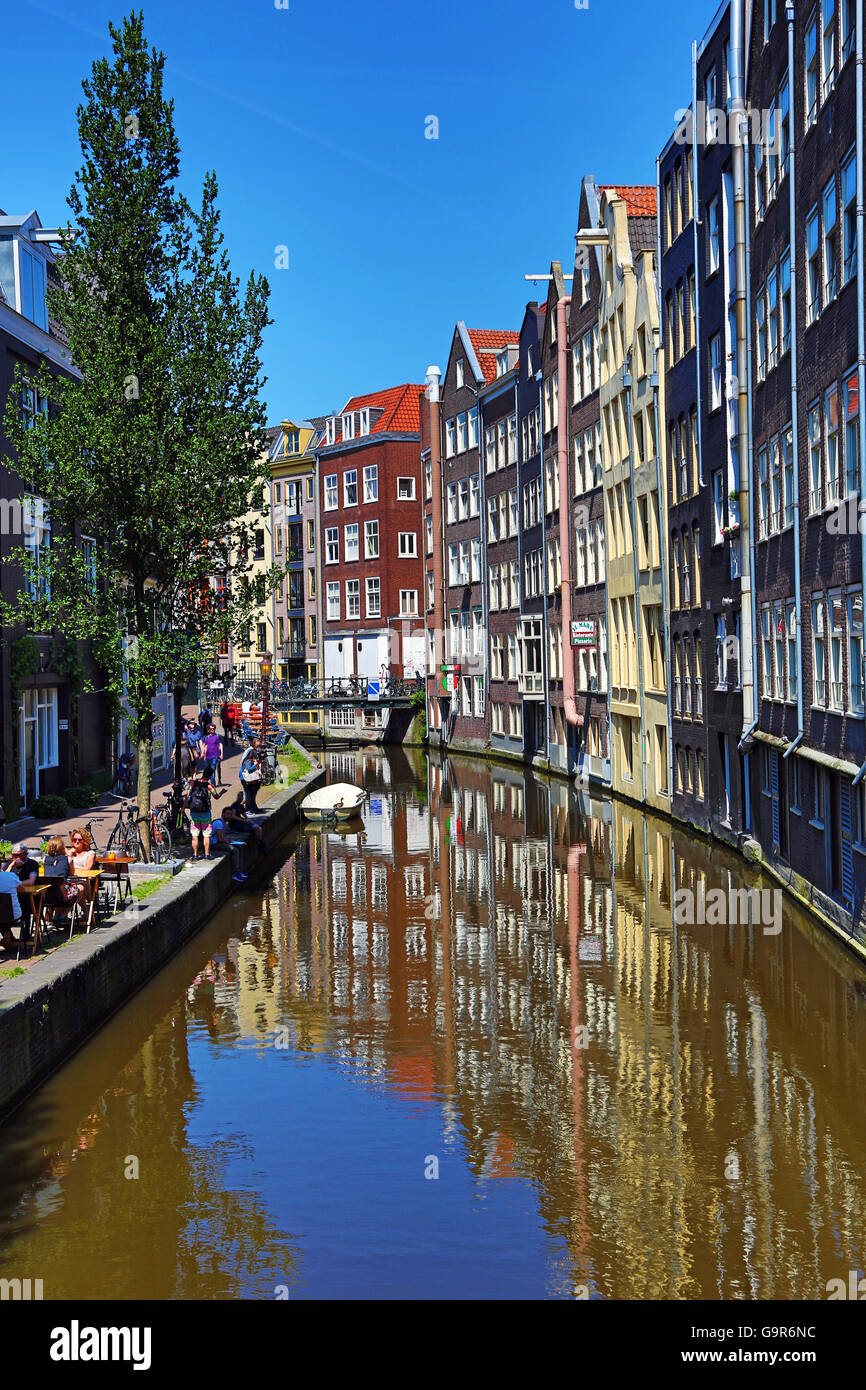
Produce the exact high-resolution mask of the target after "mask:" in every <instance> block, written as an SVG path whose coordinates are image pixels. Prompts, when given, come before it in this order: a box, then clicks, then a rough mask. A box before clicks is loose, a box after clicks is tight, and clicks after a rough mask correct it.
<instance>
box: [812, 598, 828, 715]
mask: <svg viewBox="0 0 866 1390" xmlns="http://www.w3.org/2000/svg"><path fill="white" fill-rule="evenodd" d="M812 652H813V661H812V666H813V671H814V687H813V692H812V698H813V701H814V703H815V704H816V705H826V703H827V671H826V665H825V661H826V652H825V649H824V598H823V595H820V594H819V595H818V596H817V597H815V598H813V599H812Z"/></svg>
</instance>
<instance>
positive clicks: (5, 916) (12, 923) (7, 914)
mask: <svg viewBox="0 0 866 1390" xmlns="http://www.w3.org/2000/svg"><path fill="white" fill-rule="evenodd" d="M13 927H18V929H19V936H18V952H17V955H16V957H15V959H16V960H18V959H19V958H20V956H21V945H22V942H23V939H24V916H23V914H22V915H21V916H20V917H16V916H15V914H14V913H13V911H12V894H11V893H0V928H2V930H3V931H11V930H12V928H13Z"/></svg>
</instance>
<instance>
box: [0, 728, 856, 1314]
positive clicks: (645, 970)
mask: <svg viewBox="0 0 866 1390" xmlns="http://www.w3.org/2000/svg"><path fill="white" fill-rule="evenodd" d="M325 759H326V762H327V763H329V764H330V767H329V771H330V775H331V778H332V780H340V781H356V780H357V781H363V782H364V784H365V785H366V787H367V789H368V798H367V803H366V808H365V813H364V818H363V825H360V824H359V825H357V827H352V828H349V829H346V830H343V831H341V832H336V831H331V832H320V831H312V830H310V829H306V828H301V829H299V830H297V831H295V832H293V835H292V837H290V838H289V839H287V841H286V842H285V846H284V849H285V858H284V861H283V862H282V863H281V866H280V868H279V869H278V871H277V872H276V873H275V874H274V876H273V878H272V879H271V880H270V881H269V882H268V883H267V884H265V885H260V886H259V887H257V888H256V890H255V891H249V892H241V893H238V895H237V896H236V897H235V898H234V899H233V900H232V901H231V903H230V904H229V905H228V906H226V907H225V908H224V909H223V910H222V911H221V912H220V913H219V914H218V915H217V916H216V917H215V918H214V919H213V920H212V922H211V923H210V924H209V925H208V926H207V927H206V928H205V929H204V930H203V931H202V932H201V933H200V934H199V936H197V937H196V939H195V940H194V941H193V942H192V943H191V944H190V945H189V946H188V947H187V948H186V949H185V950H184V951H183V952H182V953H181V954H179V955H178V956H177V957H176V958H175V959H174V960H173V961H172V962H171V964H170V965H169V966H168V967H167V968H166V969H165V970H164V971H163V972H162V973H161V974H160V976H159V977H158V978H157V979H156V980H154V981H153V982H152V983H151V984H150V985H148V986H147V987H146V988H145V989H143V990H142V991H141V992H140V993H139V994H138V995H137V996H136V997H135V998H134V1000H133V1001H132V1002H131V1003H130V1004H129V1005H128V1006H127V1007H126V1008H125V1009H124V1010H123V1011H122V1013H121V1014H119V1015H118V1016H117V1017H115V1018H114V1019H113V1020H111V1022H110V1023H109V1024H108V1025H107V1026H106V1027H105V1028H104V1029H103V1030H102V1032H101V1033H100V1034H99V1035H98V1037H96V1038H95V1039H94V1040H93V1042H92V1043H90V1044H89V1045H88V1046H87V1047H86V1048H84V1049H83V1050H82V1051H81V1052H79V1053H78V1054H77V1055H76V1056H75V1057H73V1058H72V1059H71V1060H70V1061H69V1063H68V1064H67V1065H66V1066H65V1067H64V1068H63V1070H62V1071H60V1072H59V1073H58V1074H57V1075H56V1076H55V1077H54V1078H53V1079H52V1080H51V1081H50V1082H49V1083H48V1084H46V1085H45V1086H43V1087H42V1089H41V1090H40V1091H39V1092H38V1093H37V1094H36V1095H35V1096H34V1097H33V1098H32V1099H31V1100H30V1101H29V1102H28V1104H27V1105H26V1106H24V1107H23V1108H22V1109H21V1110H19V1111H18V1112H17V1114H16V1115H15V1116H14V1117H13V1118H12V1119H11V1120H10V1121H9V1122H8V1123H7V1124H6V1125H5V1127H4V1128H3V1129H2V1131H0V1277H5V1278H13V1277H16V1276H17V1277H20V1278H31V1279H36V1278H40V1279H42V1281H43V1289H44V1297H45V1298H46V1299H55V1298H71V1299H124V1298H139V1297H140V1298H153V1299H168V1298H190V1299H229V1298H255V1299H273V1298H275V1297H291V1298H313V1297H352V1296H357V1297H364V1298H378V1297H382V1298H384V1297H404V1298H406V1297H408V1298H415V1297H418V1298H420V1297H432V1298H437V1297H446V1296H450V1297H458V1298H471V1297H494V1298H495V1297H518V1298H520V1297H531V1298H536V1297H551V1298H574V1297H589V1298H605V1299H609V1298H622V1299H663V1298H676V1299H686V1298H688V1299H752V1298H760V1299H763V1298H781V1299H815V1298H826V1297H827V1292H826V1289H827V1283H828V1281H829V1280H831V1279H835V1278H840V1279H843V1280H845V1281H846V1283H847V1281H848V1279H849V1272H850V1271H852V1270H854V1271H859V1272H860V1274H861V1275H862V1273H863V1269H864V1260H866V1251H864V1242H866V1220H864V1217H866V1132H864V1131H866V1127H864V1123H863V1096H864V1093H866V974H864V972H863V970H862V969H861V967H860V965H859V963H858V962H857V961H856V960H855V959H854V958H853V957H851V956H850V955H848V954H847V953H846V952H845V951H844V950H843V949H842V948H841V947H839V946H837V945H836V943H835V942H833V941H831V940H830V939H828V937H827V936H826V935H825V934H824V933H823V932H822V931H821V930H820V929H819V928H817V927H816V926H814V925H813V924H812V923H810V922H809V921H808V920H807V919H806V918H805V917H804V916H803V915H802V914H801V913H800V912H799V911H797V910H796V909H794V908H793V907H792V906H791V905H790V904H788V903H785V904H784V905H783V906H782V907H781V908H780V914H781V915H780V917H779V919H778V920H777V921H773V920H771V917H770V916H769V915H768V914H767V913H764V914H763V915H762V914H761V912H760V911H759V908H758V906H757V905H758V904H760V902H761V900H760V899H756V898H754V897H750V898H749V899H748V901H749V903H750V912H751V913H752V920H751V923H749V922H748V921H746V922H744V923H741V924H738V923H737V922H735V921H731V920H728V919H727V918H726V919H725V920H722V921H713V922H712V924H710V923H709V922H706V923H704V922H701V921H683V920H678V919H680V918H681V917H682V916H683V914H682V913H681V912H680V911H679V910H677V912H676V914H675V911H674V904H675V894H676V893H678V892H680V890H682V889H684V888H685V889H688V890H689V891H690V892H692V893H693V894H694V895H695V896H694V899H693V900H692V901H694V902H697V903H701V902H704V901H706V902H707V903H709V902H710V901H711V897H710V895H711V894H712V893H713V892H714V891H715V890H718V889H721V890H723V893H724V895H725V899H724V900H725V901H726V902H740V901H743V900H745V896H746V895H744V894H743V895H740V897H735V898H733V899H732V898H731V897H730V890H731V889H735V890H738V889H745V888H749V887H750V886H754V885H755V884H756V883H757V882H758V880H757V879H754V878H751V877H749V873H750V871H749V870H747V869H746V867H745V865H744V864H743V863H742V861H741V860H739V859H738V858H736V857H735V856H731V855H728V854H727V853H725V852H724V851H723V850H721V849H720V848H719V847H718V846H713V847H709V846H707V845H705V844H704V843H703V842H700V841H698V840H695V839H693V838H691V837H690V836H689V835H687V834H685V833H683V832H680V831H679V830H676V829H673V828H672V827H671V826H670V825H668V824H666V823H664V822H662V821H660V820H654V819H652V818H650V817H645V816H643V815H642V814H641V813H640V812H639V811H638V810H637V809H635V808H631V807H628V806H625V805H622V804H619V803H615V802H611V801H609V800H605V799H595V798H589V797H587V796H586V794H585V793H584V794H580V793H578V792H576V791H575V789H574V788H571V787H568V786H566V785H564V784H562V783H560V782H557V781H551V780H548V779H545V778H542V777H538V776H535V775H534V774H532V773H527V772H524V771H523V770H519V771H518V770H514V769H511V768H505V767H499V766H489V765H487V764H485V763H483V762H479V761H472V760H469V759H457V758H455V759H449V760H448V761H447V763H446V764H444V765H440V764H439V763H438V762H436V761H434V760H431V761H430V763H429V765H428V763H427V762H426V761H425V760H424V759H423V758H421V756H420V755H417V754H414V753H404V752H402V751H395V752H392V753H390V754H388V755H385V754H382V753H381V752H378V751H369V750H364V751H358V752H353V751H341V752H330V753H327V754H326V755H325ZM676 901H677V902H680V901H681V898H677V900H676ZM688 915H692V916H698V917H700V916H701V915H705V916H707V917H710V916H711V913H710V912H709V911H707V912H705V913H703V914H702V912H701V911H696V912H694V913H686V916H688ZM731 915H732V914H728V917H730V916H731ZM722 916H723V918H724V917H725V914H724V913H723V914H722Z"/></svg>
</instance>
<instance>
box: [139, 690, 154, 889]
mask: <svg viewBox="0 0 866 1390" xmlns="http://www.w3.org/2000/svg"><path fill="white" fill-rule="evenodd" d="M136 752H137V753H138V798H137V800H138V815H139V824H138V833H139V837H140V839H141V857H142V859H143V860H144V862H145V864H149V863H150V786H151V781H152V773H151V766H152V761H153V758H152V755H153V715H152V714H148V715H146V716H145V718H144V719H141V720H140V721H139V725H138V744H137V748H136Z"/></svg>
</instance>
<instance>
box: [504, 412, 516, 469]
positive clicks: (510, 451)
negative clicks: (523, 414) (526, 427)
mask: <svg viewBox="0 0 866 1390" xmlns="http://www.w3.org/2000/svg"><path fill="white" fill-rule="evenodd" d="M507 423H508V445H507V450H506V453H507V458H508V462H509V463H516V462H517V416H516V415H509V417H508V422H507Z"/></svg>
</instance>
